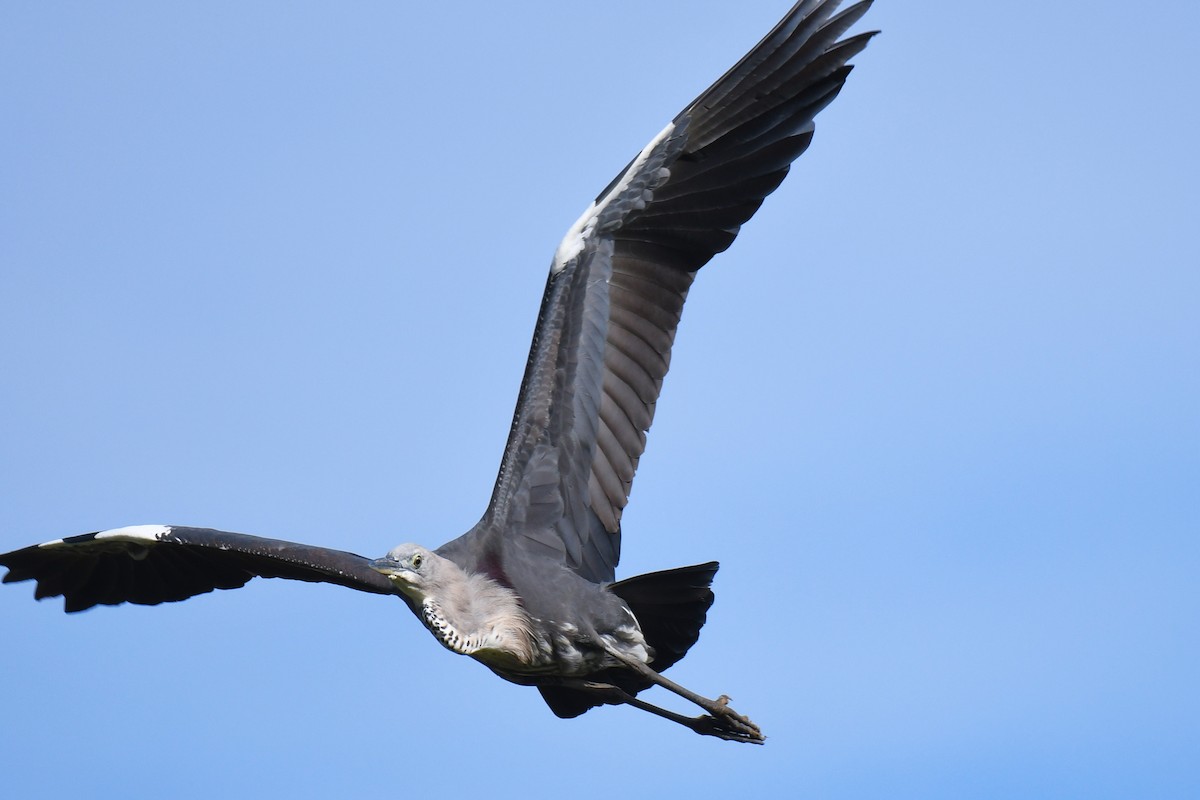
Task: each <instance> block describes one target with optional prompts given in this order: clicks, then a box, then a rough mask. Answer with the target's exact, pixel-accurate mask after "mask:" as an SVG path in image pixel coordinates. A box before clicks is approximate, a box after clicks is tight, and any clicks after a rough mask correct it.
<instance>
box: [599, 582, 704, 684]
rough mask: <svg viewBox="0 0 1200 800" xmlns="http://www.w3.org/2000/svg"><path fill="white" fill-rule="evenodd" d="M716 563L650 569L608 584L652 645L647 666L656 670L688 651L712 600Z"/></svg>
mask: <svg viewBox="0 0 1200 800" xmlns="http://www.w3.org/2000/svg"><path fill="white" fill-rule="evenodd" d="M717 567H718V564H717V562H716V561H710V562H708V563H707V564H697V565H695V566H694V567H679V568H678V569H667V570H663V571H661V572H649V573H647V574H645V575H635V576H634V577H632V578H626V579H625V580H623V581H617V582H616V583H614V584H612V585H611V586H609V587H608V589H609V591H611V592H612V593H613V594H615V595H616V596H617V597H619V598H621V599H622V600H624V601H625V602H626V603H627V604H628V605H629V608H630V610H632V611H633V615H634V616H635V617H637V620H638V624H639V625H641V626H642V635H643V636H645V637H646V643H647V644H649V645H650V646H651V647H652V648H654V660H653V661H651V662H650V666H651V667H653V668H654V670H655V671H656V672H662V671H663V670H665V669H666V668H667V667H669V666H671V665H672V664H674V663H675V662H676V661H678V660H679V659H681V658H683V657H684V656H685V655H687V651H688V649H689V648H691V646H692V645H694V644H695V643H696V640H697V639H699V638H700V629H701V628H702V627H704V621H705V620H706V619H707V618H708V609H709V608H711V607H712V604H713V592H712V589H711V588H709V587H711V586H712V582H713V577H714V576H715V575H716V574H717Z"/></svg>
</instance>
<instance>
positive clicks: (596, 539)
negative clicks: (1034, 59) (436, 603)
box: [445, 0, 873, 581]
mask: <svg viewBox="0 0 1200 800" xmlns="http://www.w3.org/2000/svg"><path fill="white" fill-rule="evenodd" d="M837 5H838V3H837V2H836V0H801V2H799V3H797V4H796V6H795V7H793V8H792V10H791V11H790V12H789V13H788V15H787V16H786V17H785V18H784V19H783V20H782V21H781V22H780V23H779V24H778V25H777V26H776V27H775V29H774V30H772V31H771V33H769V34H768V35H767V37H766V38H765V39H763V40H762V41H761V42H760V43H759V44H758V45H757V46H756V47H755V48H754V49H753V50H751V51H750V53H749V54H747V55H746V56H745V57H744V58H743V59H742V60H741V61H740V62H738V64H737V65H736V66H735V67H733V69H731V70H730V71H729V72H727V73H726V74H725V75H724V76H723V77H722V78H721V79H720V80H718V81H717V82H716V83H715V84H713V85H712V86H711V87H710V88H709V89H708V90H707V91H705V92H704V93H703V94H702V95H700V97H699V98H697V99H696V100H695V101H694V102H693V103H692V104H691V105H689V106H688V107H687V108H686V109H684V110H683V111H682V112H681V113H680V114H679V115H678V116H677V117H675V119H673V120H672V121H671V123H670V124H669V125H667V127H666V128H665V129H663V131H662V132H661V133H660V134H659V135H658V136H657V137H655V138H654V140H653V141H651V142H650V144H648V145H647V146H646V147H645V149H643V150H642V152H641V153H639V154H638V155H637V156H636V157H635V158H634V159H633V161H632V162H630V164H629V166H628V167H626V169H625V170H624V171H623V172H621V174H620V175H618V176H617V178H616V179H615V180H614V181H613V182H612V183H611V184H609V186H608V187H607V188H606V189H605V190H604V191H603V192H601V194H600V196H599V197H597V198H596V201H595V202H594V203H593V204H592V205H591V206H590V207H589V208H588V209H587V211H586V212H584V214H583V216H582V217H580V218H579V221H578V222H576V223H575V225H574V226H572V228H571V229H570V231H569V232H568V233H567V236H566V238H564V239H563V241H562V244H561V245H560V246H559V248H558V251H557V252H556V254H555V257H554V261H553V264H552V266H551V270H550V277H549V279H548V280H547V283H546V291H545V295H544V297H543V300H542V305H541V310H540V312H539V315H538V322H537V327H536V329H535V331H534V338H533V346H532V348H531V350H530V354H529V361H528V364H527V366H526V370H525V378H524V381H523V382H522V385H521V391H520V395H519V397H518V402H517V409H516V413H515V415H514V418H513V425H512V430H511V432H510V434H509V439H508V444H507V447H506V448H505V453H504V458H503V461H502V463H501V466H500V474H499V477H498V478H497V480H496V486H495V489H494V491H493V494H492V499H491V504H490V505H489V507H488V511H487V513H486V514H485V516H484V518H483V519H482V520H481V521H480V523H479V525H478V526H476V528H475V529H473V530H472V531H471V532H470V533H468V534H466V536H464V537H463V538H462V539H461V540H458V541H456V542H451V543H450V544H449V545H447V546H446V548H445V549H446V550H448V551H458V550H461V551H463V553H465V552H466V551H467V550H468V548H467V547H465V546H464V545H466V544H467V543H468V542H469V541H471V539H472V538H473V537H478V536H487V535H496V534H497V533H499V532H502V531H503V532H504V533H503V534H502V535H504V536H507V537H510V538H509V539H508V540H507V543H508V544H509V545H513V546H517V547H522V548H525V549H526V551H527V552H539V553H542V554H544V555H548V556H550V557H552V558H558V559H562V560H563V561H564V562H565V563H566V564H567V565H569V566H570V567H571V568H572V569H574V570H575V571H577V572H578V573H579V574H581V575H583V576H584V577H586V578H589V579H590V580H594V581H608V580H612V579H613V577H614V568H615V567H616V564H617V561H618V559H619V557H620V523H621V512H622V510H623V509H624V507H625V504H626V502H627V500H628V498H629V491H630V488H631V486H632V484H633V476H634V472H635V470H636V469H637V463H638V458H639V457H640V456H641V454H642V451H643V450H644V449H645V444H646V431H647V430H648V429H649V428H650V423H651V420H652V419H653V417H654V406H655V402H656V401H657V399H658V395H659V390H660V388H661V386H662V380H663V376H664V375H666V372H667V367H668V364H669V362H670V355H671V345H672V342H673V340H674V337H675V330H676V326H677V325H678V323H679V317H680V313H681V312H682V310H683V303H684V299H685V298H686V296H687V292H688V288H689V287H690V286H691V283H692V279H693V278H694V276H695V273H696V270H698V269H699V268H700V267H702V266H703V265H704V264H705V263H707V262H708V260H709V259H710V258H712V257H713V256H714V255H715V254H716V253H719V252H721V251H722V250H724V249H725V248H727V247H728V246H729V245H730V244H731V243H732V242H733V240H734V237H736V236H737V234H738V230H739V228H740V226H741V224H742V223H743V222H745V221H746V220H748V219H749V218H750V217H751V216H752V215H753V214H754V212H755V211H757V210H758V207H759V205H761V204H762V201H763V199H764V198H765V197H766V196H767V195H768V194H770V193H771V192H772V191H774V189H775V188H776V187H777V186H778V185H779V183H780V182H781V181H782V180H783V178H784V176H785V175H786V174H787V172H788V169H789V166H790V165H791V162H792V161H793V160H794V159H795V158H796V157H798V156H799V155H800V154H801V153H803V152H804V150H805V149H806V148H807V147H808V143H809V141H810V140H811V138H812V134H813V122H812V120H813V117H814V116H815V115H816V114H817V112H819V111H820V110H821V109H822V108H824V107H825V106H826V105H827V104H828V103H829V102H830V101H832V100H833V98H834V97H835V96H837V94H838V92H839V91H840V90H841V88H842V85H843V83H844V82H845V80H846V76H847V75H849V73H850V70H851V67H850V66H849V65H848V64H847V63H846V62H847V61H848V60H849V59H850V58H851V57H853V56H854V55H855V54H857V53H858V52H859V51H861V50H862V49H863V48H864V47H865V46H866V45H867V42H868V40H869V39H870V38H871V36H872V35H873V33H865V34H860V35H857V36H853V37H850V38H847V39H845V40H842V41H839V40H838V39H839V37H841V36H842V35H843V34H844V33H845V32H846V30H847V29H848V28H849V27H850V26H851V25H853V24H854V23H855V22H856V21H858V19H859V18H860V17H862V15H863V14H864V13H866V11H867V8H868V7H869V6H870V0H866V2H860V3H857V4H855V5H853V6H851V7H850V8H848V9H846V10H845V11H844V12H842V13H841V14H837V15H834V11H835V9H836V7H837Z"/></svg>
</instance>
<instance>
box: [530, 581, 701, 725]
mask: <svg viewBox="0 0 1200 800" xmlns="http://www.w3.org/2000/svg"><path fill="white" fill-rule="evenodd" d="M717 568H718V564H717V562H716V561H710V562H708V563H707V564H697V565H696V566H694V567H679V568H678V569H667V570H663V571H661V572H650V573H647V574H645V575H636V576H634V577H632V578H626V579H625V580H623V581H617V582H616V583H613V584H610V585H609V587H608V589H609V591H611V592H612V593H613V594H615V595H616V596H617V597H620V598H621V599H622V600H624V601H625V602H626V603H627V604H628V605H629V608H630V609H631V610H632V611H633V615H634V616H635V617H637V620H638V624H640V625H641V626H642V635H643V636H645V637H646V643H647V644H649V645H650V646H651V647H652V648H653V649H654V660H653V661H651V662H650V666H651V667H653V668H654V670H655V671H656V672H662V671H663V670H665V669H667V668H668V667H670V666H671V665H672V664H674V663H675V662H677V661H679V660H680V659H681V658H683V657H684V656H685V655H687V651H688V650H689V649H690V648H691V646H692V645H694V644H695V643H696V640H697V639H699V638H700V629H701V628H702V627H704V621H705V620H706V619H707V618H708V609H709V608H711V607H712V604H713V599H714V597H713V592H712V589H711V588H709V587H710V586H711V585H712V582H713V577H714V576H715V575H716V574H717ZM590 678H591V679H592V680H595V681H599V682H601V683H611V684H613V685H614V686H619V687H620V688H622V689H624V690H625V691H626V692H628V693H629V694H637V693H638V692H640V691H642V690H643V689H647V688H649V687H650V683H649V682H648V681H646V680H645V679H643V678H640V677H638V676H637V675H635V674H633V673H631V672H629V671H628V670H624V669H607V670H603V671H602V672H600V673H597V674H596V675H592V676H590ZM538 691H540V692H541V693H542V698H543V699H544V700H545V701H546V705H548V706H550V710H551V711H553V712H554V713H555V714H556V715H557V716H560V717H578V716H579V715H580V714H582V713H583V712H585V711H587V710H588V709H589V708H594V707H596V706H599V705H603V704H604V703H605V702H606V701H605V699H604V698H603V697H601V696H599V695H596V694H592V693H590V692H582V691H579V690H577V689H567V688H564V687H561V686H539V687H538Z"/></svg>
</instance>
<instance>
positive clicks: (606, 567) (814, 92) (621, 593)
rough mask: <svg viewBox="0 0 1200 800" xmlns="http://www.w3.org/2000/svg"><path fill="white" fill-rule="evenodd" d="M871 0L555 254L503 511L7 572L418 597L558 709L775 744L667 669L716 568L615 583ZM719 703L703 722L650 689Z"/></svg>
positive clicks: (170, 593)
mask: <svg viewBox="0 0 1200 800" xmlns="http://www.w3.org/2000/svg"><path fill="white" fill-rule="evenodd" d="M869 6H870V0H864V2H859V3H857V4H855V5H853V6H851V7H850V8H848V9H846V10H845V11H843V12H841V13H838V14H835V13H834V12H835V11H836V7H837V2H836V0H800V2H798V3H797V4H796V5H795V6H794V7H793V8H792V10H791V11H790V12H789V13H788V14H787V16H786V17H785V18H784V19H783V20H782V21H781V22H780V23H779V25H777V26H776V27H775V29H774V30H772V31H771V33H769V34H768V35H767V37H766V38H764V39H763V40H762V41H761V42H760V43H759V44H758V45H757V46H756V47H755V48H754V49H753V50H751V51H750V53H748V54H747V55H746V56H745V57H744V58H743V59H742V60H741V61H739V62H738V64H736V65H735V66H734V67H733V68H732V69H731V70H730V71H729V72H727V73H726V74H725V75H724V76H722V77H721V78H720V79H719V80H718V81H717V82H716V83H715V84H713V85H712V86H711V87H709V89H708V90H706V91H705V92H704V93H703V94H701V96H700V97H699V98H697V99H696V100H695V101H694V102H693V103H691V104H690V105H688V106H687V107H686V108H685V109H684V110H683V111H682V112H680V113H679V114H678V115H676V116H675V117H674V118H673V119H672V120H671V122H670V123H668V124H667V126H666V127H665V128H663V129H662V131H661V132H660V133H659V134H658V135H657V136H655V137H654V138H653V139H652V140H651V141H650V143H649V144H648V145H646V147H645V148H643V149H642V150H641V152H639V153H638V154H637V156H635V157H634V159H633V160H632V161H631V162H630V163H629V165H628V166H627V167H626V168H625V169H624V170H622V171H621V172H620V173H619V174H618V175H617V177H616V178H615V179H614V180H613V181H612V182H610V183H609V185H608V186H607V187H606V188H605V189H604V191H602V192H601V193H600V194H599V195H598V196H597V198H596V199H595V201H593V202H592V203H591V205H589V206H588V208H587V209H586V211H585V212H584V213H583V214H582V215H581V216H580V217H579V219H578V220H577V221H576V223H575V224H574V225H572V226H571V228H570V229H569V230H568V232H567V235H566V236H565V237H564V239H563V240H562V242H561V243H560V244H559V246H558V248H557V249H556V251H555V253H554V257H553V259H552V262H551V267H550V274H549V277H548V279H547V282H546V289H545V293H544V296H543V299H542V305H541V308H540V311H539V314H538V322H537V325H536V327H535V330H534V337H533V344H532V347H531V348H530V354H529V360H528V363H527V365H526V369H525V376H524V380H523V381H522V383H521V389H520V393H519V396H518V400H517V407H516V412H515V413H514V415H513V423H512V428H511V430H510V432H509V437H508V442H507V444H506V447H505V450H504V455H503V458H502V460H501V464H500V471H499V475H498V477H497V479H496V484H495V488H494V490H493V492H492V497H491V501H490V502H489V504H488V507H487V510H486V511H485V512H484V514H483V517H482V518H481V519H480V521H479V522H478V523H477V524H476V525H475V526H474V527H473V528H472V529H471V530H469V531H467V532H466V533H464V534H463V535H462V536H460V537H458V538H456V539H453V540H452V541H450V542H447V543H446V544H444V545H442V546H441V547H439V548H437V549H436V550H434V551H430V550H426V549H424V548H422V547H420V546H418V545H401V546H399V547H397V548H395V549H393V550H392V551H391V552H390V553H389V554H388V555H387V556H385V557H384V558H381V559H376V560H369V559H366V558H363V557H362V556H359V555H355V554H353V553H348V552H344V551H340V550H332V549H329V548H325V547H315V546H309V545H302V544H296V543H293V542H286V541H282V540H276V539H265V538H262V537H256V536H247V535H244V534H238V533H230V532H226V531H216V530H211V529H205V528H192V527H182V526H165V525H143V526H134V527H129V528H119V529H114V530H109V531H102V532H99V533H93V534H85V535H82V536H75V537H69V538H66V539H57V540H54V541H51V542H46V543H44V544H41V545H35V546H32V547H26V548H23V549H21V550H16V551H13V552H11V553H6V554H4V555H0V564H3V565H4V566H6V567H8V569H9V572H8V574H7V575H6V577H5V579H4V580H5V582H13V581H22V580H30V579H35V580H37V582H38V586H37V590H36V592H35V596H36V597H38V598H39V599H40V598H43V597H49V596H58V595H62V596H63V597H64V598H65V605H66V610H67V611H80V610H83V609H86V608H90V607H92V606H94V605H97V604H109V605H113V604H118V603H124V602H132V603H140V604H147V605H154V604H158V603H162V602H167V601H176V600H183V599H186V598H188V597H192V596H194V595H197V594H202V593H204V592H208V591H211V590H213V589H230V588H236V587H239V586H242V585H244V584H245V583H246V582H247V581H249V580H250V579H252V578H254V577H275V578H289V579H294V580H303V581H319V582H326V583H334V584H338V585H341V586H346V587H349V588H352V589H357V590H359V591H364V592H370V593H374V594H387V595H398V596H400V597H401V598H403V599H404V600H405V602H406V603H407V604H408V606H409V607H410V609H411V610H412V611H413V612H414V613H415V614H416V615H417V617H418V618H419V619H420V620H421V621H422V623H423V624H424V625H425V626H426V627H427V628H428V629H429V630H430V632H431V633H433V635H434V636H435V638H437V640H438V641H439V642H441V643H442V644H443V645H444V646H445V647H447V648H449V649H450V650H452V651H454V652H456V653H460V654H463V655H467V656H470V657H472V658H474V659H476V660H478V661H480V662H481V663H483V664H485V665H486V666H488V667H489V668H490V669H492V670H493V671H494V672H496V673H497V674H498V675H500V676H502V677H504V678H506V679H508V680H510V681H513V682H516V683H521V684H527V685H533V686H537V687H538V689H539V690H540V691H541V693H542V696H543V697H544V699H545V700H546V702H547V703H548V704H549V706H550V708H551V709H552V710H553V711H554V713H556V714H558V715H559V716H562V717H572V716H577V715H578V714H582V713H583V712H585V711H587V710H588V709H589V708H592V707H594V706H597V705H601V704H606V703H624V704H628V705H632V706H635V707H637V708H641V709H643V710H646V711H650V712H652V713H654V714H657V715H659V716H662V717H665V718H667V719H670V720H672V721H675V722H679V723H681V724H684V725H686V726H688V727H689V728H691V729H692V730H694V731H696V732H698V733H702V734H706V735H713V736H718V737H720V738H724V739H730V740H734V741H743V742H761V741H762V738H763V737H762V734H761V733H760V732H759V730H758V728H757V726H755V725H754V724H753V723H751V722H750V721H749V720H747V719H746V718H745V717H742V716H741V715H739V714H736V713H735V712H733V710H732V709H730V708H729V707H728V705H727V702H726V701H725V699H724V698H722V699H719V700H715V701H714V700H709V699H707V698H704V697H701V696H700V695H697V694H695V693H693V692H690V691H688V690H687V689H684V688H683V687H681V686H678V685H677V684H674V683H672V682H671V681H669V680H667V679H666V678H664V677H663V676H662V675H661V673H662V671H663V670H665V669H667V668H668V667H670V666H671V665H672V664H674V663H675V662H677V661H678V660H679V659H681V658H683V656H684V655H685V654H686V653H687V652H688V650H689V648H691V646H692V645H693V644H694V643H695V642H696V640H697V638H698V636H699V633H700V629H701V627H702V626H703V625H704V622H705V618H706V614H707V611H708V609H709V607H710V606H711V604H712V602H713V594H712V590H711V589H710V588H709V587H710V584H711V583H712V580H713V577H714V575H715V574H716V571H717V564H716V563H715V562H711V563H707V564H699V565H696V566H692V567H682V568H678V569H672V570H666V571H663V572H656V573H651V574H647V575H640V576H636V577H633V578H628V579H625V580H622V581H615V580H614V579H615V570H616V566H617V562H618V560H619V558H620V548H621V514H622V511H623V509H624V507H625V504H626V503H627V501H628V498H629V491H630V488H631V486H632V483H633V477H634V473H635V471H636V468H637V463H638V459H639V458H640V457H641V455H642V452H643V450H644V449H645V441H646V432H647V431H648V430H649V428H650V423H651V421H652V419H653V416H654V408H655V404H656V402H657V399H658V395H659V391H660V389H661V386H662V381H663V377H664V376H665V375H666V372H667V367H668V365H669V362H670V353H671V346H672V343H673V341H674V337H675V331H676V328H677V326H678V323H679V319H680V314H681V313H682V310H683V304H684V300H685V298H686V297H687V293H688V290H689V288H690V287H691V284H692V281H693V280H694V278H695V276H696V273H697V271H698V270H699V269H700V268H701V267H702V266H704V264H706V263H707V262H708V260H709V259H710V258H712V257H713V255H715V254H716V253H719V252H721V251H722V250H724V249H725V248H726V247H728V246H729V245H730V244H731V243H732V242H733V240H734V238H735V237H736V236H737V234H738V231H739V230H740V226H741V225H742V223H744V222H745V221H746V220H747V219H749V218H750V217H751V216H752V215H753V214H754V212H755V211H756V210H757V209H758V207H759V205H760V204H761V203H762V201H763V199H764V198H765V197H766V196H767V195H768V194H770V193H771V192H772V191H774V189H775V188H776V187H777V186H778V185H779V184H780V182H781V181H782V180H783V179H784V177H785V176H786V175H787V172H788V170H789V168H790V165H791V163H792V161H793V160H794V159H796V158H797V157H798V156H799V155H800V154H801V153H803V152H804V150H805V149H806V148H807V147H808V144H809V142H810V140H811V138H812V135H813V122H812V121H813V117H814V116H815V115H816V114H817V113H818V112H819V111H820V110H821V109H823V108H824V107H825V106H826V105H828V103H829V102H831V101H832V100H833V98H834V97H836V96H837V94H838V92H839V91H841V88H842V86H843V84H844V82H845V80H846V77H847V76H848V75H849V73H850V69H851V67H850V66H849V64H848V63H847V62H848V60H849V59H850V58H851V57H852V56H854V55H855V54H856V53H858V52H860V51H861V50H862V49H863V48H864V47H865V46H866V44H867V42H868V41H869V39H870V37H871V36H872V35H873V34H870V33H867V34H859V35H856V36H851V37H848V38H846V39H841V38H840V37H841V36H842V35H843V34H844V33H845V32H846V30H847V29H848V28H849V27H850V26H851V25H853V24H854V23H855V22H856V21H857V20H858V19H859V18H861V17H862V15H863V14H865V13H866V11H867V9H868V7H869ZM651 685H659V686H663V687H665V688H667V689H669V690H670V691H672V692H675V693H676V694H679V695H680V696H682V697H684V698H686V699H688V700H690V701H691V702H694V703H696V704H697V705H699V706H701V707H702V708H703V709H704V710H705V711H707V712H708V713H707V715H704V716H700V717H695V718H691V717H684V716H682V715H679V714H676V713H674V712H671V711H667V710H666V709H663V708H660V707H658V706H654V705H651V704H649V703H647V702H645V701H643V700H642V699H640V698H639V697H637V695H638V693H639V692H640V691H642V690H643V689H646V688H648V687H649V686H651Z"/></svg>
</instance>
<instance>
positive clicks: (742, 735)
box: [690, 694, 767, 744]
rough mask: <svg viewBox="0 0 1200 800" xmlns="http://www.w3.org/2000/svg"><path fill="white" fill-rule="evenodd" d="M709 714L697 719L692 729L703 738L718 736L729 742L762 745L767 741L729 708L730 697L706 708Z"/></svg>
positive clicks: (718, 700) (755, 727) (748, 720)
mask: <svg viewBox="0 0 1200 800" xmlns="http://www.w3.org/2000/svg"><path fill="white" fill-rule="evenodd" d="M704 710H705V711H708V712H709V713H708V714H705V715H703V716H699V717H695V718H694V724H693V725H691V726H690V727H691V729H692V730H694V731H695V732H696V733H698V734H700V735H702V736H716V737H717V738H718V739H724V740H725V741H727V742H747V743H749V744H762V743H763V742H764V741H766V738H767V737H766V736H763V733H762V730H760V729H759V727H758V726H757V725H755V724H754V723H753V722H751V721H750V718H749V717H746V716H743V715H741V714H739V713H737V712H736V711H734V710H733V709H732V708H730V706H729V696H728V695H724V694H723V695H721V696H720V697H718V698H717V699H716V700H713V701H710V703H709V704H706V705H705V706H704Z"/></svg>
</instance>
